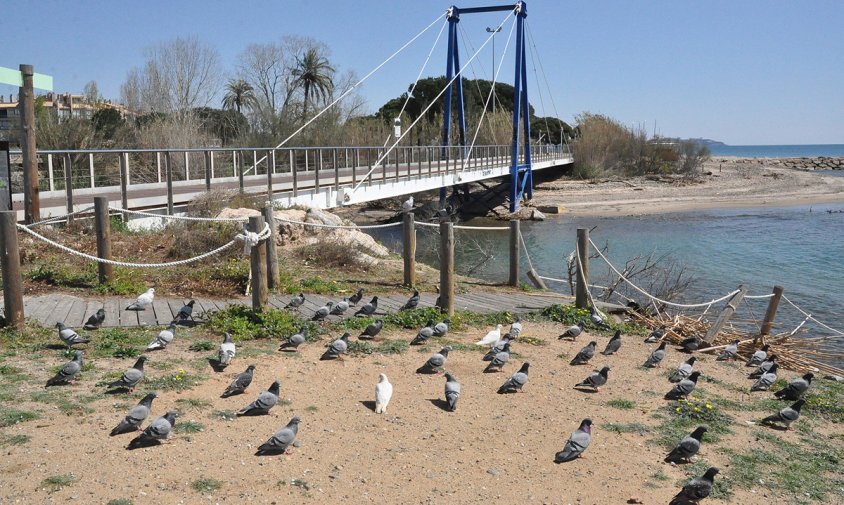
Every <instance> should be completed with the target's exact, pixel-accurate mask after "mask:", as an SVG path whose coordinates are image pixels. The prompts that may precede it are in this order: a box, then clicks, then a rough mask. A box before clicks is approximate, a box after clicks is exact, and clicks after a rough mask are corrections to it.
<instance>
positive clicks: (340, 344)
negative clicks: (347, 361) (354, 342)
mask: <svg viewBox="0 0 844 505" xmlns="http://www.w3.org/2000/svg"><path fill="white" fill-rule="evenodd" d="M351 336H352V334H351V333H349V332H346V333H344V334H343V336H342V337H340V338H338V339H337V340H335V341H334V342H332V343H331V345H329V346H328V349H326V350H325V352H324V353H323V354H322V356H320V358H319V359H320V360H323V361H325V360H329V359H335V358H339V359H341V360H342V359H343V354H345V353H346V349H347V348H348V347H349V337H351Z"/></svg>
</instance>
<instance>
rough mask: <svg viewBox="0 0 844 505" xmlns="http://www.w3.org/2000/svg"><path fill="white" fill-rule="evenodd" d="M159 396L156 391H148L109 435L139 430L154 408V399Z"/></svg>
mask: <svg viewBox="0 0 844 505" xmlns="http://www.w3.org/2000/svg"><path fill="white" fill-rule="evenodd" d="M157 396H158V394H157V393H156V392H155V391H153V392H151V393H147V395H146V396H144V397H143V398H141V401H139V402H138V404H137V405H135V406H134V407H132V408H131V409H130V410H129V413H128V414H126V417H124V418H123V420H122V421H120V423H118V424H117V426H115V427H114V429H113V430H111V433H109V436H110V437H113V436H115V435H122V434H123V433H132V432H133V431H139V430H140V429H141V423H143V422H144V421H145V420H146V418H147V417H149V412H150V409H151V408H152V401H153V400H155V398H156V397H157Z"/></svg>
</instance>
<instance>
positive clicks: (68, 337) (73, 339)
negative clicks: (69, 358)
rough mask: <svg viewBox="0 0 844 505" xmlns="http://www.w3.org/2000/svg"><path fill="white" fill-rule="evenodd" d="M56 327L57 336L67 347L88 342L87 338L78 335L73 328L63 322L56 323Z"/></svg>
mask: <svg viewBox="0 0 844 505" xmlns="http://www.w3.org/2000/svg"><path fill="white" fill-rule="evenodd" d="M56 328H58V329H59V338H60V339H62V342H64V344H65V345H66V346H68V347H69V348H70V347H73V346H74V345H76V344H87V343H88V342H90V340H88V339H87V338H82V337H80V336H79V334H78V333H76V332H75V331H73V328H68V327H67V326H65V325H64V323H56Z"/></svg>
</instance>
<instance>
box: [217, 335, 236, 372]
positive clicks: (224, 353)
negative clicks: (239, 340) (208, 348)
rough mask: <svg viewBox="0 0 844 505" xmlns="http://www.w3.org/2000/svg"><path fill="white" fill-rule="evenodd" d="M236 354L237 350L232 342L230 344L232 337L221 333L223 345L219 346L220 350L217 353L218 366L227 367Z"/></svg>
mask: <svg viewBox="0 0 844 505" xmlns="http://www.w3.org/2000/svg"><path fill="white" fill-rule="evenodd" d="M236 353H237V348H236V347H235V345H234V342H232V336H231V335H230V334H228V333H223V343H222V344H220V349H219V351H218V353H217V361H218V362H219V363H220V366H229V363H231V361H232V358H234V356H235V354H236Z"/></svg>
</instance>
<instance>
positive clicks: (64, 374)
mask: <svg viewBox="0 0 844 505" xmlns="http://www.w3.org/2000/svg"><path fill="white" fill-rule="evenodd" d="M80 370H82V351H76V353H75V354H74V355H73V360H72V361H68V362H67V363H65V364H64V366H62V368H61V370H59V371H58V372H57V373H56V375H55V376H53V378H52V379H50V380H48V381H47V385H46V386H44V387H45V388H48V387H50V386H58V385H59V384H73V378H74V377H76V374H78V373H79V371H80Z"/></svg>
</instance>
